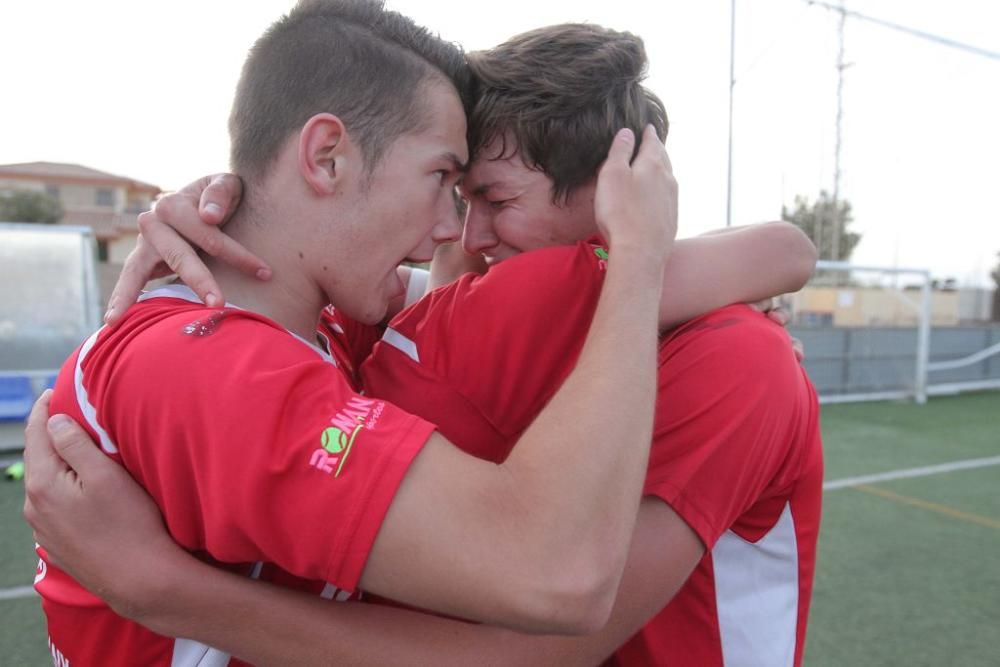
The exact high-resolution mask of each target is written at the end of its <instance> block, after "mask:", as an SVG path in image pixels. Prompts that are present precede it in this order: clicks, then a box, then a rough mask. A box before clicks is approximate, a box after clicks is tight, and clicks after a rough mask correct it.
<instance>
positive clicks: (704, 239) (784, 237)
mask: <svg viewBox="0 0 1000 667" xmlns="http://www.w3.org/2000/svg"><path fill="white" fill-rule="evenodd" d="M816 257H817V256H816V248H815V246H813V244H812V241H810V240H809V237H807V236H806V235H805V234H803V233H802V231H801V230H799V228H798V227H795V226H794V225H792V224H790V223H787V222H769V223H765V224H761V225H750V226H746V227H735V228H730V229H727V230H718V231H716V232H710V233H708V234H705V235H702V236H696V237H694V238H689V239H681V240H678V241H677V242H676V243H675V244H674V249H673V252H672V253H671V255H670V262H669V264H668V265H667V268H666V270H665V271H664V275H663V280H664V283H665V284H666V285H669V286H670V288H669V289H664V290H663V300H662V301H661V303H660V327H661V328H662V329H671V328H673V327H675V326H677V325H679V324H681V323H683V322H686V321H688V320H690V319H691V318H693V317H696V316H698V315H701V314H703V313H706V312H708V311H710V310H714V309H716V308H721V307H722V306H726V305H729V304H731V303H753V302H755V301H760V300H761V299H765V298H768V297H772V296H777V295H779V294H785V293H786V292H795V291H798V290H799V289H801V288H802V287H803V286H804V285H805V284H806V282H807V281H808V280H809V277H810V276H812V273H813V270H814V269H815V268H816Z"/></svg>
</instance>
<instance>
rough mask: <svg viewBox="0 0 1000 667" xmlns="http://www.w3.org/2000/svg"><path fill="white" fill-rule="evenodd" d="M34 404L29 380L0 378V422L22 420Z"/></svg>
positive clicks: (25, 378) (33, 392) (33, 394)
mask: <svg viewBox="0 0 1000 667" xmlns="http://www.w3.org/2000/svg"><path fill="white" fill-rule="evenodd" d="M34 402H35V390H34V389H33V388H32V386H31V378H28V377H0V420H9V419H10V420H23V419H24V418H25V417H27V416H28V413H30V412H31V406H32V404H33V403H34Z"/></svg>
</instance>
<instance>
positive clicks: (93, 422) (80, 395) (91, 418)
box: [73, 327, 118, 454]
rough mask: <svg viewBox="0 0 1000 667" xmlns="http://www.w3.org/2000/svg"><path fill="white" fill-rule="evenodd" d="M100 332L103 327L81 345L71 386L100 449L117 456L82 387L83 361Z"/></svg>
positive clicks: (116, 448)
mask: <svg viewBox="0 0 1000 667" xmlns="http://www.w3.org/2000/svg"><path fill="white" fill-rule="evenodd" d="M102 331H104V327H101V328H100V329H98V330H97V331H95V332H94V333H93V334H91V336H90V338H88V339H87V341H86V342H85V343H84V344H83V347H81V348H80V354H78V355H77V357H76V369H75V370H74V372H73V384H74V386H75V389H76V403H77V405H79V406H80V412H82V413H83V418H84V419H86V420H87V423H88V424H90V428H92V429H94V432H95V433H97V437H98V439H99V440H100V441H101V449H103V450H104V451H105V452H107V453H108V454H117V453H118V447H116V446H115V443H113V442H112V441H111V437H110V436H109V435H108V433H107V431H105V430H104V429H103V428H101V425H100V424H98V423H97V408H95V407H94V406H93V405H91V403H90V397H89V396H87V389H86V387H84V386H83V360H84V359H86V358H87V353H88V352H90V348H92V347H94V343H96V342H97V336H98V334H100V333H101V332H102Z"/></svg>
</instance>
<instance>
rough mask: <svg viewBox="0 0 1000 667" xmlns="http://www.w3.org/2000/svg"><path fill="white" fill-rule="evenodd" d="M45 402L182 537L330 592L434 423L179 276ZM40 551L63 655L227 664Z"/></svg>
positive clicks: (367, 544)
mask: <svg viewBox="0 0 1000 667" xmlns="http://www.w3.org/2000/svg"><path fill="white" fill-rule="evenodd" d="M52 411H53V412H54V413H57V412H64V413H67V414H69V415H71V416H72V417H74V418H75V419H76V420H77V421H79V422H80V423H81V424H84V425H86V426H87V428H88V430H89V431H90V434H91V436H92V437H93V438H94V439H95V440H96V441H97V442H98V443H99V445H100V446H101V447H102V449H103V450H104V451H105V452H106V453H107V454H108V455H109V456H111V457H112V458H113V459H115V460H117V461H119V462H120V463H122V464H123V465H124V466H125V467H126V468H127V469H128V470H129V472H130V473H131V474H132V476H133V477H135V479H136V480H137V481H138V482H139V483H140V484H142V486H143V487H145V489H146V490H147V491H148V492H149V493H150V494H151V495H152V497H153V498H154V499H155V501H156V503H157V505H158V506H159V507H160V509H161V511H162V512H163V517H164V520H165V521H166V524H167V528H168V529H169V531H170V534H171V535H172V536H173V538H174V539H175V540H176V541H177V542H178V543H179V544H181V545H182V546H183V547H184V548H186V549H188V550H189V551H191V552H193V553H195V554H198V555H199V556H201V557H203V558H204V559H206V560H208V561H210V562H212V563H214V564H216V565H219V566H220V567H224V568H225V569H228V570H231V571H236V572H242V573H245V574H247V575H248V576H253V577H259V578H262V579H267V580H270V581H275V582H277V583H280V584H282V585H287V586H290V587H295V588H299V589H303V590H309V591H314V592H316V593H319V594H320V595H322V596H324V597H327V598H336V599H347V598H348V597H349V596H350V595H351V593H352V592H353V591H354V590H355V588H356V586H357V583H358V579H359V577H360V575H361V571H362V569H363V567H364V564H365V560H366V559H367V556H368V552H369V550H370V549H371V546H372V543H373V542H374V539H375V535H376V533H377V531H378V529H379V526H380V525H381V523H382V520H383V518H384V516H385V512H386V510H387V509H388V507H389V504H390V502H391V501H392V498H393V496H394V494H395V492H396V489H397V487H398V485H399V483H400V481H401V480H402V478H403V475H404V474H405V473H406V470H407V469H408V467H409V465H410V463H411V461H412V460H413V458H414V456H415V455H416V454H417V452H418V451H419V450H420V448H421V447H422V445H423V443H424V442H426V441H427V439H428V437H429V436H430V434H431V432H432V431H433V429H434V427H433V426H432V425H431V424H429V423H427V422H426V421H424V420H422V419H418V418H416V417H414V416H412V415H409V414H407V413H405V412H403V411H401V410H399V409H397V408H396V407H394V406H392V405H390V404H388V403H386V402H385V401H382V400H374V399H371V398H366V397H364V396H361V395H358V394H356V393H354V392H353V391H352V390H351V389H350V388H349V387H348V385H347V383H346V381H345V379H344V377H343V375H342V374H341V371H340V370H339V369H338V368H337V367H336V365H335V364H334V363H333V360H332V359H331V358H330V357H329V356H328V355H326V354H325V353H323V352H321V351H320V350H319V349H318V348H316V347H313V346H312V345H310V344H309V343H307V342H305V341H303V340H301V339H298V338H297V337H296V336H294V335H293V334H291V333H289V332H288V331H286V330H285V329H283V328H282V327H280V326H279V325H277V324H275V323H274V322H273V321H271V320H268V319H267V318H265V317H262V316H260V315H257V314H255V313H252V312H249V311H245V310H240V309H238V308H232V307H227V308H223V309H210V308H206V307H205V306H204V305H202V304H201V303H200V302H198V301H197V299H196V298H195V297H194V295H193V293H192V292H191V291H190V290H188V289H187V288H184V287H180V286H171V287H168V288H163V289H161V290H157V291H156V292H153V293H150V294H147V295H146V296H145V297H144V299H143V301H142V303H140V304H138V305H136V306H134V307H133V308H132V310H130V311H129V313H128V315H127V316H126V319H125V320H124V321H123V322H122V323H121V324H120V325H118V326H117V327H115V328H114V329H107V328H104V329H101V330H100V331H98V332H97V333H95V334H94V335H93V336H92V337H91V338H90V339H88V340H87V341H86V342H85V343H84V344H83V345H82V346H81V347H80V348H79V349H78V350H77V351H76V352H75V353H74V354H73V355H72V356H71V357H70V358H69V359H68V360H67V362H66V363H65V365H64V366H63V368H62V371H61V372H60V375H59V378H58V380H57V382H56V387H55V395H54V396H53V400H52ZM39 554H40V556H41V560H40V562H39V572H38V576H37V577H36V588H37V590H38V592H39V594H40V595H41V596H42V605H43V608H44V610H45V614H46V617H47V619H48V626H49V638H50V639H49V641H50V644H51V647H52V653H53V656H54V657H57V658H59V659H60V660H62V661H63V664H72V665H76V664H81V665H84V664H87V665H98V664H100V665H138V664H142V665H173V666H177V665H195V664H198V665H205V664H212V665H223V664H226V662H227V660H228V656H225V655H223V654H220V653H219V652H217V651H214V650H212V649H209V648H208V647H206V646H203V645H200V644H196V643H195V642H191V641H188V640H183V639H177V640H175V639H173V638H168V637H161V636H159V635H156V634H154V633H152V632H150V631H148V630H146V629H144V628H142V627H141V626H138V625H136V624H134V623H131V622H129V621H127V620H125V619H122V618H120V617H118V616H116V615H115V614H114V613H113V612H112V611H111V610H110V609H109V608H108V607H107V606H105V605H104V604H103V602H101V600H99V599H98V598H96V597H94V596H92V595H90V594H89V593H88V592H86V591H85V590H84V589H83V588H81V587H80V586H79V585H78V584H76V582H74V581H73V580H72V579H71V578H69V577H68V576H67V575H66V574H65V573H63V572H61V571H59V570H58V569H57V568H55V567H53V566H51V565H49V564H48V563H47V562H46V557H45V553H44V550H42V549H39ZM207 656H211V661H210V662H200V661H204V660H207V659H208V657H207ZM233 662H236V661H235V660H234V661H233Z"/></svg>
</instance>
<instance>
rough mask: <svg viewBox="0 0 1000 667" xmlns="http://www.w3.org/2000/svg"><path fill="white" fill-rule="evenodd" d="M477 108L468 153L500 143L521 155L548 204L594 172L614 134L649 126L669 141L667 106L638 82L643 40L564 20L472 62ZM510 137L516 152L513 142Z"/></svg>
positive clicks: (473, 55) (638, 131) (472, 57)
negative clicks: (543, 185)
mask: <svg viewBox="0 0 1000 667" xmlns="http://www.w3.org/2000/svg"><path fill="white" fill-rule="evenodd" d="M468 60H469V67H470V69H471V70H472V75H473V87H474V91H475V93H474V102H473V107H472V110H471V111H470V113H469V151H470V152H471V153H472V154H473V155H477V154H478V153H480V152H481V151H482V150H483V149H484V148H485V147H486V146H487V145H488V144H489V143H490V142H492V141H493V140H494V139H497V138H499V139H501V140H502V143H501V149H500V153H499V154H497V155H494V156H489V158H490V159H496V158H506V157H510V156H511V155H513V154H514V153H518V152H519V153H520V156H521V159H522V160H524V162H525V164H527V165H528V166H531V167H534V168H537V169H540V170H541V171H543V172H544V173H545V174H546V175H548V176H549V177H550V178H551V179H552V182H553V193H552V194H553V200H557V199H559V198H560V197H565V196H568V195H569V194H570V193H571V192H572V191H573V190H574V189H575V188H577V187H579V186H581V185H583V184H585V183H587V182H588V181H589V180H590V179H591V178H593V177H594V175H595V174H596V173H597V169H598V168H599V167H600V165H601V163H602V162H603V161H604V158H605V157H606V156H607V153H608V149H609V148H610V147H611V141H612V139H613V138H614V135H615V133H616V132H617V131H618V130H620V129H621V128H623V127H628V128H631V129H632V131H633V132H635V133H636V136H637V137H639V136H641V134H642V131H643V129H644V128H645V127H646V125H648V124H650V123H652V124H653V126H654V127H655V128H656V132H657V134H658V135H659V137H660V140H661V141H662V140H665V139H666V136H667V128H668V121H667V112H666V109H665V108H664V106H663V103H662V102H661V101H660V100H659V98H657V97H656V95H654V94H653V93H652V92H650V91H649V90H647V89H646V88H645V87H644V86H643V85H642V80H643V78H645V74H646V66H647V58H646V50H645V47H644V46H643V43H642V39H640V38H639V37H637V36H635V35H633V34H630V33H627V32H617V31H614V30H609V29H607V28H602V27H601V26H596V25H589V24H575V23H567V24H562V25H554V26H548V27H545V28H539V29H537V30H532V31H530V32H526V33H523V34H521V35H517V36H516V37H512V38H511V39H509V40H507V41H506V42H504V43H503V44H501V45H499V46H497V47H494V48H492V49H489V50H486V51H477V52H474V53H470V54H469V55H468ZM508 140H511V141H512V142H513V145H510V142H509V141H508Z"/></svg>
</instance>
